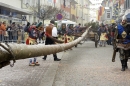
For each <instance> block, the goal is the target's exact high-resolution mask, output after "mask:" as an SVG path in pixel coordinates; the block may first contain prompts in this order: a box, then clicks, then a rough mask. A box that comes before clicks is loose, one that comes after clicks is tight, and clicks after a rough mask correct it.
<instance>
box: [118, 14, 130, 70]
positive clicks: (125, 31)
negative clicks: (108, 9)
mask: <svg viewBox="0 0 130 86" xmlns="http://www.w3.org/2000/svg"><path fill="white" fill-rule="evenodd" d="M128 19H129V18H127V17H126V15H124V16H123V17H122V22H121V23H120V24H118V25H117V27H116V30H115V34H117V35H116V36H115V38H116V45H117V44H120V46H121V47H124V45H130V24H129V21H128ZM128 47H130V46H127V47H124V48H128ZM117 52H119V57H120V61H121V65H122V69H121V71H125V69H128V66H127V62H128V57H130V49H127V50H125V49H123V48H119V47H118V48H117Z"/></svg>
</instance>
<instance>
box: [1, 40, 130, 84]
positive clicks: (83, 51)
mask: <svg viewBox="0 0 130 86" xmlns="http://www.w3.org/2000/svg"><path fill="white" fill-rule="evenodd" d="M58 57H59V58H61V59H62V60H61V61H60V62H55V61H53V56H52V55H48V58H47V60H46V61H43V60H42V57H38V61H39V63H40V66H35V67H30V66H28V59H24V60H17V61H16V63H15V65H14V67H10V66H7V67H4V68H2V69H0V86H130V68H129V69H127V70H126V71H125V72H122V71H120V70H121V64H120V60H119V55H118V54H117V56H116V62H114V63H113V62H112V61H111V58H112V46H110V45H107V46H106V47H98V48H95V47H94V42H92V41H87V42H85V43H84V44H82V45H78V47H77V48H75V47H73V50H67V51H66V52H61V53H58ZM129 65H130V64H129V62H128V66H129Z"/></svg>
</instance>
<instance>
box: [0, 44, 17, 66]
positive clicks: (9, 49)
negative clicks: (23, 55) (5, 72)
mask: <svg viewBox="0 0 130 86" xmlns="http://www.w3.org/2000/svg"><path fill="white" fill-rule="evenodd" d="M5 44H6V45H7V47H8V48H6V47H5V46H4V45H2V44H1V43H0V46H1V47H3V48H4V49H5V50H6V51H8V53H9V54H10V55H11V56H12V58H13V64H11V63H10V66H11V67H13V66H14V63H15V62H16V61H15V56H14V55H13V53H12V49H11V47H10V46H9V45H8V44H7V43H5Z"/></svg>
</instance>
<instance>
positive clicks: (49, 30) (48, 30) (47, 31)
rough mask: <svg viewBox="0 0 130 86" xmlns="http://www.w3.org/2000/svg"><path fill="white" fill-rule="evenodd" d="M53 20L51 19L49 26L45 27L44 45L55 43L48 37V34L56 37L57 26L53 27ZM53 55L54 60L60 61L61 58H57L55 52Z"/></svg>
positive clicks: (44, 58)
mask: <svg viewBox="0 0 130 86" xmlns="http://www.w3.org/2000/svg"><path fill="white" fill-rule="evenodd" d="M54 24H55V21H54V20H51V21H50V24H49V26H47V27H46V29H45V34H46V39H45V45H52V44H55V42H54V41H53V40H52V39H51V38H49V37H48V35H49V36H52V37H53V38H56V39H57V37H58V35H57V28H56V27H55V25H54ZM53 57H54V61H60V60H61V59H59V58H57V54H56V53H55V54H53ZM46 58H47V55H45V56H44V57H43V58H42V59H43V60H46Z"/></svg>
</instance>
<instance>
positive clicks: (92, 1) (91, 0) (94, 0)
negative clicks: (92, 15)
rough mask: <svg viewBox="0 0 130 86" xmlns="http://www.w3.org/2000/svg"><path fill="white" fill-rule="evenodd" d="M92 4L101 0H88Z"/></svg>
mask: <svg viewBox="0 0 130 86" xmlns="http://www.w3.org/2000/svg"><path fill="white" fill-rule="evenodd" d="M89 1H90V2H91V3H92V4H95V3H102V1H103V0H89Z"/></svg>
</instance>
